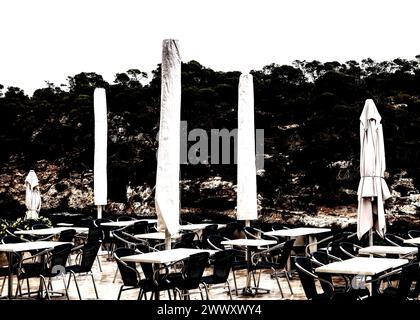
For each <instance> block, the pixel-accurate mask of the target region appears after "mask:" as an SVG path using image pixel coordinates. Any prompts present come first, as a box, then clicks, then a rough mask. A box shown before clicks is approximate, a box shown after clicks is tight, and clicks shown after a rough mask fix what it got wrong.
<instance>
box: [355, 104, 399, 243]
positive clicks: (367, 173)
mask: <svg viewBox="0 0 420 320" xmlns="http://www.w3.org/2000/svg"><path fill="white" fill-rule="evenodd" d="M381 119H382V118H381V116H380V114H379V112H378V109H376V106H375V103H374V102H373V100H371V99H367V100H366V102H365V106H364V108H363V111H362V114H361V116H360V182H359V188H358V191H357V195H358V200H359V204H358V209H357V236H358V238H359V239H360V238H361V237H362V236H363V235H364V234H365V233H366V232H368V231H369V232H370V234H369V244H370V245H372V239H373V238H372V229H373V228H375V229H376V231H377V232H378V234H379V235H380V236H381V237H383V236H384V234H385V232H386V222H385V209H384V201H385V200H387V199H388V198H390V197H391V193H390V191H389V189H388V186H387V184H386V182H385V180H384V174H385V169H386V167H385V148H384V137H383V131H382V124H381Z"/></svg>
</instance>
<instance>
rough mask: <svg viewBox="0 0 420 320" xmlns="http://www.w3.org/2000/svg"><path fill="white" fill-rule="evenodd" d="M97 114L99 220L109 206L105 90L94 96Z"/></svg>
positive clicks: (95, 172) (95, 170)
mask: <svg viewBox="0 0 420 320" xmlns="http://www.w3.org/2000/svg"><path fill="white" fill-rule="evenodd" d="M93 108H94V112H95V154H94V167H93V194H94V198H95V205H96V206H97V209H98V214H97V217H98V218H102V206H105V205H106V204H107V200H108V194H107V190H108V185H107V181H108V179H107V143H108V142H107V139H108V122H107V108H106V93H105V89H103V88H96V89H95V92H94V94H93Z"/></svg>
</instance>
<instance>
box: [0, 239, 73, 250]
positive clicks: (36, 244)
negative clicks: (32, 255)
mask: <svg viewBox="0 0 420 320" xmlns="http://www.w3.org/2000/svg"><path fill="white" fill-rule="evenodd" d="M65 243H70V242H58V241H33V242H19V243H6V244H0V252H23V251H31V250H40V249H49V248H54V247H56V246H58V245H60V244H65Z"/></svg>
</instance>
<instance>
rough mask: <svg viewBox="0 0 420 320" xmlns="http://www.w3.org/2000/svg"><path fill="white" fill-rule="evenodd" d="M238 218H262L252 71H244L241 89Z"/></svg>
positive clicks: (239, 96)
mask: <svg viewBox="0 0 420 320" xmlns="http://www.w3.org/2000/svg"><path fill="white" fill-rule="evenodd" d="M238 91H239V92H238V161H237V163H238V171H237V174H238V179H237V184H238V186H237V213H236V218H237V219H238V220H245V221H246V223H247V224H249V221H250V220H255V219H257V218H258V214H257V169H256V164H255V124H254V85H253V79H252V75H251V74H241V76H240V78H239V90H238Z"/></svg>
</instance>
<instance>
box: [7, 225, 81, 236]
mask: <svg viewBox="0 0 420 320" xmlns="http://www.w3.org/2000/svg"><path fill="white" fill-rule="evenodd" d="M68 229H74V230H76V233H87V232H89V228H85V227H54V228H46V229H35V230H18V231H15V232H14V233H15V234H29V235H33V236H48V235H52V234H59V233H60V232H62V231H64V230H68Z"/></svg>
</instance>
